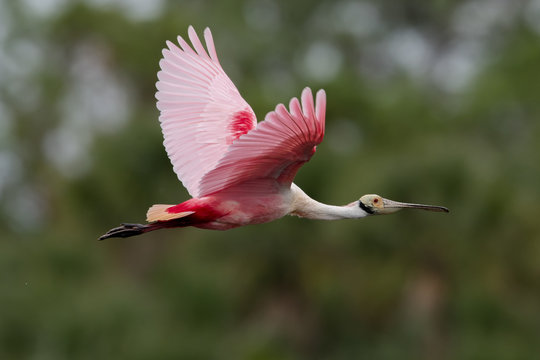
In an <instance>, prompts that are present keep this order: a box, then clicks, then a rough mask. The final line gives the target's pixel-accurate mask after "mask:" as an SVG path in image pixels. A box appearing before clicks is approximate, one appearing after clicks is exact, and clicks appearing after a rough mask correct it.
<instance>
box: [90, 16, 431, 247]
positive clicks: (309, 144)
mask: <svg viewBox="0 0 540 360" xmlns="http://www.w3.org/2000/svg"><path fill="white" fill-rule="evenodd" d="M188 35H189V40H190V41H191V44H192V46H190V45H189V44H188V43H187V42H186V41H185V40H184V39H183V38H182V37H180V36H179V37H178V46H177V45H175V44H173V43H172V42H169V41H167V49H164V50H163V58H162V59H161V61H160V62H159V65H160V68H161V70H160V71H159V72H158V82H157V83H156V87H157V90H158V91H157V93H156V98H157V108H158V109H159V111H160V116H159V121H160V124H161V129H162V131H163V137H164V142H163V143H164V146H165V149H166V151H167V154H168V156H169V158H170V160H171V163H172V165H173V169H174V171H175V173H176V174H177V176H178V178H179V179H180V181H181V182H182V183H183V185H184V186H185V187H186V189H187V190H188V192H189V194H190V195H191V196H192V197H193V199H190V200H188V201H185V202H183V203H181V204H178V205H163V204H157V205H153V206H152V207H151V208H150V209H149V210H148V213H147V221H148V222H149V224H146V225H141V224H123V225H122V226H120V227H117V228H114V229H112V230H110V231H109V232H107V233H106V234H105V235H103V236H102V237H101V238H100V239H106V238H110V237H128V236H133V235H138V234H141V233H145V232H148V231H153V230H157V229H161V228H169V227H183V226H196V227H200V228H206V229H219V230H226V229H230V228H234V227H237V226H242V225H248V224H257V223H262V222H268V221H272V220H275V219H278V218H280V217H283V216H285V215H287V214H292V215H298V216H303V217H309V218H314V219H327V220H330V219H341V218H360V217H364V216H367V215H371V214H374V213H376V211H377V209H375V208H373V209H371V210H370V208H369V207H368V205H365V204H363V203H362V199H360V200H359V201H356V202H353V203H351V204H348V205H345V206H331V205H325V204H322V203H319V202H317V201H315V200H313V199H311V198H310V197H308V196H307V195H306V194H305V193H304V192H303V191H302V190H301V189H300V188H299V187H298V186H296V185H295V184H293V179H294V177H295V175H296V173H297V171H298V170H299V168H300V167H301V166H302V165H303V164H305V163H306V162H307V161H309V159H310V158H311V156H313V154H314V153H315V149H316V146H317V145H318V144H320V143H321V141H322V140H323V137H324V127H325V111H326V94H325V92H324V90H319V91H318V92H317V94H316V99H315V101H314V99H313V94H312V92H311V90H310V89H309V88H305V89H304V90H303V91H302V95H301V97H300V99H301V100H300V101H299V100H298V99H297V98H293V99H292V100H291V101H290V103H289V109H288V110H287V108H286V107H285V106H284V105H282V104H279V105H277V106H276V108H275V110H274V111H272V112H270V113H268V114H267V115H266V117H265V119H264V121H262V122H260V123H259V124H257V120H256V117H255V114H254V113H253V110H252V109H251V107H250V106H249V104H248V103H247V102H246V101H245V100H244V99H243V98H242V97H241V96H240V93H239V92H238V90H237V89H236V87H235V86H234V84H233V83H232V81H231V80H230V79H229V77H228V76H227V74H225V72H224V71H223V68H222V67H221V65H220V63H219V60H218V57H217V53H216V50H215V47H214V41H213V38H212V34H211V32H210V30H209V29H208V28H207V29H206V30H205V31H204V39H205V42H206V49H205V47H204V46H203V44H202V43H201V41H200V39H199V37H198V36H197V34H196V32H195V30H194V29H193V27H191V26H190V27H189V29H188ZM366 196H367V195H366ZM369 196H370V199H372V198H371V197H372V196H376V195H369ZM379 198H380V197H379ZM379 198H376V200H373V201H374V204H375V203H380V204H382V203H383V200H385V201H389V200H386V199H383V198H380V199H379ZM373 199H375V198H373ZM379 200H380V202H379ZM394 204H401V205H407V204H403V203H397V202H394ZM408 205H415V204H408ZM369 206H371V205H369ZM373 206H375V205H373ZM418 206H420V205H418ZM422 206H424V207H425V205H422ZM431 210H434V209H433V207H432V208H431ZM439 211H440V209H439ZM388 212H390V211H389V210H388ZM380 213H383V212H382V210H381V212H380Z"/></svg>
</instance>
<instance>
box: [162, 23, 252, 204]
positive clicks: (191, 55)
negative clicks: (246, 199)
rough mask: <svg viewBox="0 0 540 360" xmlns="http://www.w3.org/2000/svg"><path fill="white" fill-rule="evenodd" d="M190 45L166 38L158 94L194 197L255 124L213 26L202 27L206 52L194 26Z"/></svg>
mask: <svg viewBox="0 0 540 360" xmlns="http://www.w3.org/2000/svg"><path fill="white" fill-rule="evenodd" d="M188 35H189V39H190V40H191V43H192V44H193V48H192V47H190V46H189V45H188V44H187V43H186V42H185V41H184V39H182V38H181V37H180V36H179V37H178V43H179V45H180V47H178V46H176V45H175V44H173V43H171V42H169V41H168V42H167V47H168V49H164V50H163V59H161V61H160V62H159V65H160V68H161V71H159V72H158V79H159V81H158V82H157V83H156V87H157V89H158V91H157V93H156V98H157V100H158V102H157V107H158V109H159V110H160V112H161V113H160V116H159V120H160V123H161V129H162V131H163V137H164V139H165V140H164V142H163V143H164V145H165V149H166V151H167V154H168V156H169V158H170V160H171V163H172V165H173V168H174V172H175V173H176V175H177V176H178V178H179V179H180V181H181V182H182V183H183V184H184V186H185V187H186V189H187V190H188V192H189V193H190V194H191V196H193V197H199V196H200V195H201V191H200V187H199V184H200V181H201V179H202V177H203V176H204V174H206V173H207V172H209V171H210V170H212V169H214V168H215V167H216V165H217V163H218V161H219V159H221V158H222V157H223V155H224V153H225V152H226V150H227V148H228V147H229V146H230V145H231V144H232V143H233V142H234V141H235V140H236V139H237V138H238V137H240V136H241V135H243V134H246V133H247V132H249V131H250V130H251V129H252V128H254V127H255V125H256V124H257V120H256V118H255V114H254V113H253V110H252V109H251V107H250V106H249V104H248V103H247V102H246V101H245V100H244V99H243V98H242V97H241V96H240V94H239V93H238V90H237V89H236V87H235V86H234V84H233V83H232V81H231V80H230V79H229V77H228V76H227V74H225V72H224V71H223V69H222V68H221V65H220V64H219V61H218V57H217V54H216V50H215V47H214V41H213V39H212V34H211V32H210V29H208V28H206V30H205V31H204V39H205V40H206V46H207V48H208V53H207V52H206V50H205V48H204V47H203V45H202V44H201V41H200V40H199V38H198V36H197V34H196V32H195V30H194V29H193V27H191V26H190V27H189V29H188Z"/></svg>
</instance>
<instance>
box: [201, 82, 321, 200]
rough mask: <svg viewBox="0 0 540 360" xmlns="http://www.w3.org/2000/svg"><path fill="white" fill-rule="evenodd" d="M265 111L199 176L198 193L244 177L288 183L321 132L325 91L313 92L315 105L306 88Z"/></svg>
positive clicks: (228, 184) (218, 189) (307, 157)
mask: <svg viewBox="0 0 540 360" xmlns="http://www.w3.org/2000/svg"><path fill="white" fill-rule="evenodd" d="M289 108H290V112H288V111H287V109H286V108H285V106H284V105H283V104H279V105H278V106H277V107H276V110H275V111H272V112H270V113H268V115H266V118H265V120H264V121H262V122H261V123H259V125H258V126H257V127H256V128H255V129H253V130H251V131H250V132H249V133H247V134H246V135H244V136H242V137H240V138H239V139H238V140H237V141H235V142H234V143H233V144H232V145H231V146H230V147H229V149H228V151H227V153H225V155H224V156H223V158H222V159H221V160H220V161H219V163H218V164H217V167H216V168H215V169H213V170H211V171H210V172H208V173H207V174H206V175H204V177H203V178H202V180H201V184H200V195H201V196H206V195H210V194H212V193H215V192H217V191H220V190H223V189H225V188H228V187H230V186H232V185H235V184H239V183H242V182H245V181H248V180H255V179H268V178H272V179H276V180H277V182H279V183H281V184H283V185H285V186H290V184H291V183H292V181H293V179H294V177H295V175H296V172H297V171H298V169H299V168H300V167H301V166H302V165H303V164H304V163H306V162H307V161H309V159H310V158H311V156H312V155H313V154H314V153H315V146H316V145H318V144H320V143H321V141H322V140H323V136H324V124H325V110H326V94H325V92H324V90H319V91H318V92H317V100H316V106H314V104H313V95H312V93H311V90H310V89H309V88H305V89H304V91H303V92H302V105H300V102H299V101H298V99H297V98H293V99H292V100H291V102H290V104H289Z"/></svg>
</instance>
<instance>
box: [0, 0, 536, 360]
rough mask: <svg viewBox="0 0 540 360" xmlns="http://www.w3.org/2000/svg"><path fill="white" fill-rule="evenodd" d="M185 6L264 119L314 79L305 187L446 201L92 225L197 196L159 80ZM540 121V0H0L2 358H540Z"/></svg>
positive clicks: (327, 196) (334, 199)
mask: <svg viewBox="0 0 540 360" xmlns="http://www.w3.org/2000/svg"><path fill="white" fill-rule="evenodd" d="M189 24H192V25H194V26H195V28H196V29H197V30H198V32H199V33H202V30H203V29H204V27H206V26H210V27H211V28H212V30H213V34H214V40H215V42H216V46H217V51H218V54H219V56H220V59H221V63H222V65H223V67H224V69H225V70H226V72H227V73H228V74H229V76H230V77H231V78H232V80H233V81H234V82H235V83H236V84H237V87H238V88H239V90H240V92H241V94H242V95H243V96H244V97H245V99H246V100H247V101H248V102H249V103H250V104H251V105H252V107H253V109H254V110H255V112H256V113H257V114H258V117H259V120H260V119H262V118H263V117H264V114H265V113H266V112H268V111H270V110H272V109H273V107H274V106H275V105H276V104H277V103H279V102H288V100H289V99H290V98H291V97H293V96H298V95H299V94H300V92H301V89H302V88H303V87H304V86H310V87H312V88H314V89H317V88H324V89H326V91H327V94H328V112H327V134H326V138H325V141H324V142H323V143H322V144H321V145H320V146H319V148H318V150H319V151H318V152H317V154H316V155H315V156H314V157H313V159H312V160H311V161H310V162H309V163H308V164H307V165H305V166H304V168H302V169H301V171H300V172H299V174H298V176H297V179H296V183H297V184H298V185H299V186H301V187H302V188H303V189H304V190H305V191H306V192H307V193H308V194H310V195H311V196H312V197H314V198H315V199H318V200H320V201H323V202H327V203H332V204H345V203H348V202H350V201H353V200H355V199H358V198H359V197H360V196H361V195H362V194H365V193H379V194H381V195H383V196H385V197H388V198H391V199H396V200H402V201H415V202H423V203H433V204H440V205H445V206H448V207H449V208H451V210H452V212H451V213H450V214H448V215H444V214H438V213H424V212H414V211H410V212H402V213H399V214H396V215H392V216H386V217H372V218H367V219H363V220H358V221H336V222H316V221H309V220H305V219H298V218H292V217H288V218H285V219H282V220H279V221H276V222H273V223H269V224H263V225H257V226H251V227H245V228H239V229H235V230H230V231H226V232H212V231H204V230H199V229H189V228H187V229H174V230H169V231H160V232H155V233H151V234H147V235H146V236H143V237H136V238H130V239H117V240H111V241H106V242H97V241H96V239H97V238H98V237H99V236H100V235H101V234H102V233H104V232H105V231H107V230H108V229H109V228H111V227H114V226H116V225H117V224H118V223H120V222H142V221H144V214H145V212H146V210H147V208H148V207H149V206H150V205H151V204H154V203H177V202H181V201H183V200H186V199H187V198H188V194H187V192H186V191H185V190H184V189H183V187H182V186H181V184H180V183H179V182H178V180H177V178H176V175H175V174H174V173H173V172H172V169H171V166H170V164H169V160H168V159H167V157H166V154H165V151H164V149H163V147H162V145H161V143H162V137H161V133H160V129H159V125H158V120H157V117H158V112H157V110H156V109H155V99H154V93H155V85H154V84H155V81H156V72H157V70H158V61H159V59H160V57H161V53H160V51H161V49H162V48H163V46H164V44H165V40H167V39H170V40H174V39H175V38H176V36H177V35H178V34H181V35H186V33H187V27H188V25H189ZM539 120H540V1H539V0H463V1H449V0H448V1H445V0H437V1H429V2H426V1H420V0H410V1H398V2H396V1H369V0H365V1H351V0H339V1H331V0H310V1H287V0H228V1H219V2H218V1H215V2H212V1H201V0H193V1H172V0H169V1H167V0H158V1H143V0H78V1H68V0H21V1H10V0H0V229H1V235H0V236H1V240H0V358H2V359H261V360H262V359H532V358H537V357H538V356H539V354H540V342H539V339H540V221H539V215H540V206H539V204H540V194H539V190H538V189H539V185H540V141H539V140H540V121H539Z"/></svg>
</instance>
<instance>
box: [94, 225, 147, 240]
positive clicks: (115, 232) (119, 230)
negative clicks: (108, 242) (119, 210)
mask: <svg viewBox="0 0 540 360" xmlns="http://www.w3.org/2000/svg"><path fill="white" fill-rule="evenodd" d="M148 228H149V226H148V225H143V224H121V226H118V227H115V228H114V229H111V230H109V231H107V233H105V234H104V235H101V236H100V237H99V240H105V239H108V238H113V237H122V238H125V237H130V236H135V235H140V234H143V233H145V232H146V230H147V229H148Z"/></svg>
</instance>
